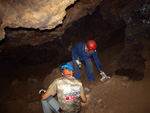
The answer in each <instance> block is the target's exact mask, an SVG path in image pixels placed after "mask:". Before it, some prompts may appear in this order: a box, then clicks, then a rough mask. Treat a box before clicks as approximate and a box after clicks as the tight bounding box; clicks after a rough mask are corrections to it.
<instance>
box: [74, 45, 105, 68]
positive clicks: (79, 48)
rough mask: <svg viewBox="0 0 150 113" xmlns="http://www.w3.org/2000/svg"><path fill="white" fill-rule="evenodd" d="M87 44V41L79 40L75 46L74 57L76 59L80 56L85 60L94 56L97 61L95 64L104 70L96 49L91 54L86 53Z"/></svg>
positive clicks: (81, 59)
mask: <svg viewBox="0 0 150 113" xmlns="http://www.w3.org/2000/svg"><path fill="white" fill-rule="evenodd" d="M85 46H86V42H79V43H78V44H77V45H76V46H75V47H74V48H73V51H72V57H74V59H75V60H77V59H78V57H79V59H80V61H84V60H86V59H88V58H90V57H92V56H93V59H94V61H95V64H96V66H97V68H98V70H99V71H102V70H103V69H102V66H101V64H100V61H99V60H98V57H97V52H96V51H95V52H94V53H90V54H88V55H86V52H85Z"/></svg>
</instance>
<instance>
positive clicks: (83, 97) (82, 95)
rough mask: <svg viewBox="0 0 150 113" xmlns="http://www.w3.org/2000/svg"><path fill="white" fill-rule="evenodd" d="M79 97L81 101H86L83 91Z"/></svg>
mask: <svg viewBox="0 0 150 113" xmlns="http://www.w3.org/2000/svg"><path fill="white" fill-rule="evenodd" d="M81 99H82V102H84V103H86V102H87V98H86V95H85V94H84V93H82V94H81Z"/></svg>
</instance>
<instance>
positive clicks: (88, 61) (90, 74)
mask: <svg viewBox="0 0 150 113" xmlns="http://www.w3.org/2000/svg"><path fill="white" fill-rule="evenodd" d="M84 62H85V65H86V72H87V76H88V80H89V81H95V77H94V68H93V63H92V60H91V59H90V58H88V59H86V60H84Z"/></svg>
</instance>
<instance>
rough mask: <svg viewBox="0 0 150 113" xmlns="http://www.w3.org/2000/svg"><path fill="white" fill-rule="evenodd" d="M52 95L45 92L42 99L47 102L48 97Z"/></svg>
mask: <svg viewBox="0 0 150 113" xmlns="http://www.w3.org/2000/svg"><path fill="white" fill-rule="evenodd" d="M50 96H51V95H50V94H49V93H48V92H45V93H44V92H43V93H41V99H43V100H46V99H47V98H48V97H50Z"/></svg>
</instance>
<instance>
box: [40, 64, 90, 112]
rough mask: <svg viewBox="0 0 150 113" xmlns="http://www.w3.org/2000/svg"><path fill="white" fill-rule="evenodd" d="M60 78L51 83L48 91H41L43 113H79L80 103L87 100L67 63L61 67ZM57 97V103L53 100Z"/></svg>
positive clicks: (70, 66) (80, 84)
mask: <svg viewBox="0 0 150 113" xmlns="http://www.w3.org/2000/svg"><path fill="white" fill-rule="evenodd" d="M61 72H62V77H59V78H57V79H55V80H54V81H53V83H52V84H51V85H50V86H49V88H48V90H47V91H46V90H43V89H41V90H40V91H39V94H41V101H42V106H43V111H44V113H51V110H52V111H53V112H55V113H59V112H63V113H79V112H80V110H81V101H82V102H84V103H86V102H87V98H86V96H85V94H84V90H83V86H82V83H81V82H80V81H79V80H77V79H76V78H75V77H73V73H74V69H73V67H72V65H71V64H70V63H69V62H67V63H66V64H65V65H62V66H61ZM56 94H57V96H58V102H59V103H58V102H57V101H56V100H55V99H54V98H53V96H54V95H56Z"/></svg>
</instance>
